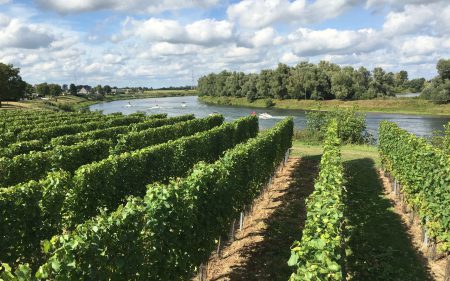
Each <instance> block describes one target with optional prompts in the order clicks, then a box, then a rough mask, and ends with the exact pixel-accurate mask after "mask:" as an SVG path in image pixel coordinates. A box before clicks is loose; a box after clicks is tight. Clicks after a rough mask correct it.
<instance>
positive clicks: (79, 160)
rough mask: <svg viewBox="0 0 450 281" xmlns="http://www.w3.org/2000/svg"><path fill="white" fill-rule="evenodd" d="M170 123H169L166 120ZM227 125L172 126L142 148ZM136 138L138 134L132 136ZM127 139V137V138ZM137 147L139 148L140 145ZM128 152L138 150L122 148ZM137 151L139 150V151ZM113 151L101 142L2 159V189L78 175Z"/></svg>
mask: <svg viewBox="0 0 450 281" xmlns="http://www.w3.org/2000/svg"><path fill="white" fill-rule="evenodd" d="M163 120H168V119H163ZM222 122H223V117H222V116H221V115H216V116H213V117H208V118H204V119H196V120H191V121H187V122H182V123H180V125H178V126H177V125H169V126H163V127H160V128H155V129H149V130H145V131H143V132H146V134H145V137H146V138H147V139H142V140H141V142H142V143H141V144H140V145H141V146H140V147H139V148H143V147H146V146H151V145H155V144H158V143H163V142H166V141H169V140H172V139H175V138H179V137H182V136H187V135H192V134H194V133H196V132H200V131H205V130H208V129H211V128H213V127H215V126H219V125H220V124H222ZM130 134H133V135H135V133H133V132H132V133H130ZM126 136H127V135H123V137H126ZM135 146H138V144H136V145H135ZM120 149H121V150H124V151H132V150H135V149H133V148H132V147H130V149H129V150H126V149H127V146H125V145H120ZM136 149H137V148H136ZM111 151H118V149H116V148H114V145H113V143H112V142H111V141H110V140H104V139H97V140H88V141H84V142H80V143H77V144H74V145H71V146H55V147H53V149H52V150H47V151H44V152H30V153H28V154H22V155H18V156H15V157H13V158H0V186H3V187H6V186H11V185H15V184H18V183H21V182H26V181H29V180H39V179H41V178H43V177H45V176H46V174H47V173H48V172H49V171H51V170H58V169H62V170H65V171H68V172H74V171H75V170H76V169H77V168H79V167H80V166H82V165H85V164H88V163H92V162H94V161H100V160H102V159H105V158H107V157H108V156H109V154H110V152H111Z"/></svg>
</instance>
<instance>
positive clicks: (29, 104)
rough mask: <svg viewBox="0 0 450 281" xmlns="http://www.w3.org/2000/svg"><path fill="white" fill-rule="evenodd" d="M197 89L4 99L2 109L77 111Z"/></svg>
mask: <svg viewBox="0 0 450 281" xmlns="http://www.w3.org/2000/svg"><path fill="white" fill-rule="evenodd" d="M195 95H197V91H196V90H153V91H144V92H140V93H129V94H117V95H106V96H104V97H102V98H101V99H92V98H90V97H83V96H72V95H65V96H59V97H57V98H50V97H49V98H45V99H34V100H27V101H18V102H8V101H3V102H2V107H0V110H8V109H12V110H14V109H19V110H20V109H24V110H33V109H40V110H61V111H77V110H81V109H83V108H87V107H89V106H91V105H93V104H97V103H102V102H111V101H116V100H130V99H145V98H162V97H178V96H195Z"/></svg>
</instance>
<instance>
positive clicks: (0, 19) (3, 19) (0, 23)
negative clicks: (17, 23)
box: [0, 13, 11, 28]
mask: <svg viewBox="0 0 450 281" xmlns="http://www.w3.org/2000/svg"><path fill="white" fill-rule="evenodd" d="M10 22H11V18H10V17H8V16H7V15H5V14H2V13H0V28H2V27H5V26H7V25H9V23H10Z"/></svg>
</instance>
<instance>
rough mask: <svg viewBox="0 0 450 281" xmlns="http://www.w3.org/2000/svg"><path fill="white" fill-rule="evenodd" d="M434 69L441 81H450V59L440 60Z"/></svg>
mask: <svg viewBox="0 0 450 281" xmlns="http://www.w3.org/2000/svg"><path fill="white" fill-rule="evenodd" d="M436 68H437V71H438V73H439V77H440V78H441V79H442V80H445V79H450V59H447V60H446V59H440V60H439V61H438V63H437V65H436Z"/></svg>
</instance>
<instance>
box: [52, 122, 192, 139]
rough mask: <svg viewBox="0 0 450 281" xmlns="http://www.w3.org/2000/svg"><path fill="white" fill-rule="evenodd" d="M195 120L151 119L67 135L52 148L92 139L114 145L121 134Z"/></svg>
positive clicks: (61, 137)
mask: <svg viewBox="0 0 450 281" xmlns="http://www.w3.org/2000/svg"><path fill="white" fill-rule="evenodd" d="M192 119H194V115H193V114H187V115H182V116H178V117H172V118H166V119H156V118H155V119H151V120H147V121H144V122H140V123H135V124H131V125H129V126H118V127H112V128H107V129H100V130H94V131H90V132H84V133H79V134H75V135H66V136H60V137H56V138H53V139H52V140H51V141H50V146H57V145H71V144H74V143H77V142H81V141H86V140H90V139H109V140H111V141H113V142H114V143H116V142H117V138H118V136H119V135H120V134H126V133H127V132H132V131H140V130H145V129H149V128H156V127H160V126H164V125H173V124H176V123H178V122H183V121H188V120H192Z"/></svg>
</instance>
